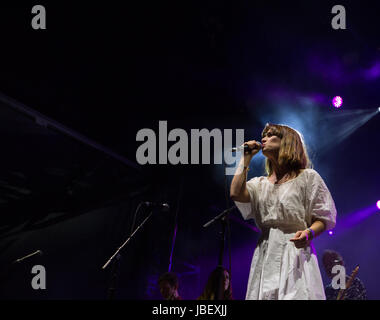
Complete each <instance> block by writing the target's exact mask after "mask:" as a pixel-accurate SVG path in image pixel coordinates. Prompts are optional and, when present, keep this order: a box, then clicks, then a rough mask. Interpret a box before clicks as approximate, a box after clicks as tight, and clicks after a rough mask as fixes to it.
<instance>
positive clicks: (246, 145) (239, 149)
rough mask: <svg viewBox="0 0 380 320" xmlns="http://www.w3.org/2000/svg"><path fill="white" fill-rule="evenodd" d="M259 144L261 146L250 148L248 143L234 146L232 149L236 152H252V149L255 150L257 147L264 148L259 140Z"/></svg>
mask: <svg viewBox="0 0 380 320" xmlns="http://www.w3.org/2000/svg"><path fill="white" fill-rule="evenodd" d="M257 143H258V144H259V146H257V145H255V146H254V147H253V148H250V147H249V146H248V144H246V143H245V144H244V145H243V146H240V147H236V148H232V149H231V151H232V152H236V151H244V153H250V152H251V151H252V150H255V149H261V148H262V145H261V143H260V142H257Z"/></svg>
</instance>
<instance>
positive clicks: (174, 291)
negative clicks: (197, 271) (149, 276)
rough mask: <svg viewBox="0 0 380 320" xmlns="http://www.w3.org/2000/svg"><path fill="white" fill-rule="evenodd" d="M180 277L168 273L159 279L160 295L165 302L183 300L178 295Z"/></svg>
mask: <svg viewBox="0 0 380 320" xmlns="http://www.w3.org/2000/svg"><path fill="white" fill-rule="evenodd" d="M178 285H179V283H178V277H177V275H176V274H175V273H173V272H166V273H164V274H162V275H161V276H160V278H159V279H158V286H159V287H160V293H161V295H162V297H163V298H164V299H165V300H182V298H181V296H180V295H179V294H178Z"/></svg>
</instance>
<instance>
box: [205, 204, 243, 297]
mask: <svg viewBox="0 0 380 320" xmlns="http://www.w3.org/2000/svg"><path fill="white" fill-rule="evenodd" d="M235 208H236V206H233V207H231V208H229V209H226V210H224V211H223V212H222V213H220V214H218V215H217V216H216V217H214V218H213V219H211V220H210V221H209V222H207V223H205V224H204V225H203V227H204V228H207V227H209V226H210V225H212V224H213V223H215V222H216V221H220V222H221V224H222V230H221V231H219V235H220V238H219V243H220V246H219V257H218V266H217V269H219V272H220V274H219V281H218V282H217V287H216V295H215V300H222V299H223V293H224V286H223V282H224V274H223V254H224V245H225V239H226V224H227V220H226V219H228V214H229V213H230V212H231V211H232V210H234V209H235Z"/></svg>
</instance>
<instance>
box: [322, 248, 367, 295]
mask: <svg viewBox="0 0 380 320" xmlns="http://www.w3.org/2000/svg"><path fill="white" fill-rule="evenodd" d="M322 262H323V266H324V268H325V271H326V274H327V276H328V277H329V278H330V279H332V278H333V277H334V276H335V275H336V274H333V273H332V269H333V267H334V266H335V265H341V266H344V260H343V258H342V256H341V255H340V254H339V253H338V252H336V251H334V250H325V251H324V252H323V256H322ZM350 275H351V272H350V270H347V269H346V283H347V281H348V279H349V277H350ZM339 291H340V289H334V288H333V287H332V283H330V284H329V285H328V286H326V287H325V293H326V300H336V299H337V297H338V293H339ZM343 300H367V293H366V290H365V287H364V285H363V283H362V282H361V280H360V279H359V278H358V277H355V278H354V280H353V282H352V284H351V286H350V287H349V288H348V289H347V290H346V291H345V294H344V297H343Z"/></svg>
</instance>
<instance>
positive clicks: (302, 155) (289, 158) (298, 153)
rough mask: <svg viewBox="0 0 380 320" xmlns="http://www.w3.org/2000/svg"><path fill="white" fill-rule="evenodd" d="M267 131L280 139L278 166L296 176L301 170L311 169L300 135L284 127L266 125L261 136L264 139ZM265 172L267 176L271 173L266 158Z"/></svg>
mask: <svg viewBox="0 0 380 320" xmlns="http://www.w3.org/2000/svg"><path fill="white" fill-rule="evenodd" d="M269 129H271V132H272V134H273V135H275V136H277V137H279V138H280V139H281V144H280V150H279V154H278V163H279V165H280V166H285V167H286V168H287V171H290V172H292V173H295V174H296V175H298V174H299V173H300V170H301V169H306V168H312V163H311V161H310V159H309V156H308V154H307V149H306V145H305V143H304V141H303V137H302V135H301V133H299V132H298V131H296V130H294V129H293V128H290V127H288V126H286V125H282V124H273V123H267V124H266V125H265V127H264V130H263V132H262V134H261V136H262V137H264V136H265V135H266V133H267V132H268V131H269ZM265 171H266V173H267V175H268V176H270V175H272V173H273V167H272V162H271V160H270V159H268V158H267V159H266V160H265Z"/></svg>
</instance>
